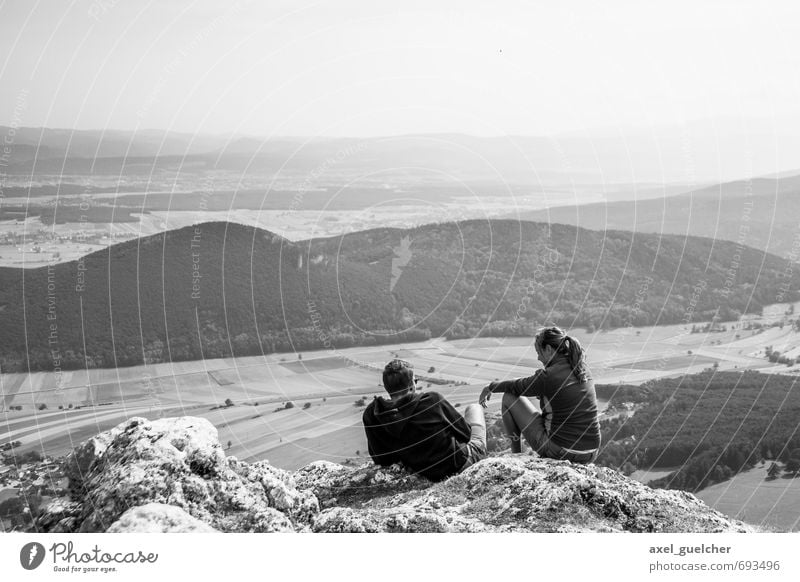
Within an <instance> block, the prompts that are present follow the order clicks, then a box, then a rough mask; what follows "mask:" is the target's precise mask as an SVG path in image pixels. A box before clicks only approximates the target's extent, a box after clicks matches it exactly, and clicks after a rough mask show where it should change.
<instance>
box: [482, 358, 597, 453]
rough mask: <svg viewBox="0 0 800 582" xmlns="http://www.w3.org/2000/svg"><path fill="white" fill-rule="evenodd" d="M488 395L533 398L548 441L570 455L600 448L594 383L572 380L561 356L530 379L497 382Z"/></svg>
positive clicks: (567, 366)
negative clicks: (536, 402)
mask: <svg viewBox="0 0 800 582" xmlns="http://www.w3.org/2000/svg"><path fill="white" fill-rule="evenodd" d="M492 392H507V393H509V394H513V395H515V396H528V397H533V396H536V397H538V398H539V404H540V407H541V410H542V416H543V417H544V421H545V428H546V430H547V435H548V437H549V438H550V440H551V441H552V442H553V443H555V444H557V445H558V446H560V447H562V448H564V449H567V450H568V451H570V452H583V451H592V450H595V449H597V448H599V447H600V423H599V421H598V418H597V396H596V394H595V391H594V382H593V381H592V379H591V377H590V376H589V373H588V370H587V372H586V381H585V382H581V381H579V380H578V378H576V377H575V374H574V373H573V371H572V366H571V365H570V363H569V361H568V360H567V358H566V357H565V356H562V355H560V354H557V355H556V356H555V357H554V358H553V359H552V360H550V363H549V364H548V365H547V366H546V367H545V368H544V369H543V370H537V371H536V373H535V374H534V375H533V376H528V377H527V378H518V379H517V380H507V381H505V382H497V383H495V384H494V386H493V387H492Z"/></svg>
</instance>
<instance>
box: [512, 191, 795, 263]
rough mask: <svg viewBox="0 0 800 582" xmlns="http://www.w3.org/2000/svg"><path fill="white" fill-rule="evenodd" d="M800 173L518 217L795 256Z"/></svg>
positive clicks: (558, 208) (554, 209)
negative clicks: (702, 239)
mask: <svg viewBox="0 0 800 582" xmlns="http://www.w3.org/2000/svg"><path fill="white" fill-rule="evenodd" d="M798 216H800V176H788V177H782V178H775V179H773V178H754V179H752V180H740V181H737V182H727V183H724V184H718V185H716V186H713V187H709V188H703V189H700V190H695V191H693V192H689V193H686V194H680V195H677V196H668V197H666V198H657V199H655V198H652V199H647V200H628V201H623V202H608V203H606V202H599V203H594V204H585V205H582V206H561V207H557V208H548V209H545V210H536V211H532V212H526V213H522V214H520V215H519V216H515V218H522V219H523V220H539V221H544V222H558V223H560V224H572V225H575V226H580V227H582V228H593V229H606V228H610V229H615V228H624V229H632V230H635V231H637V232H650V233H665V234H680V235H684V234H690V235H695V236H709V237H714V238H717V239H724V240H729V241H734V242H738V243H741V244H744V245H747V246H751V247H754V248H758V249H762V250H766V251H768V252H771V253H774V254H776V255H779V256H782V257H785V256H793V257H794V260H797V254H798V244H800V238H798V236H799V235H800V232H799V231H798V219H797V217H798Z"/></svg>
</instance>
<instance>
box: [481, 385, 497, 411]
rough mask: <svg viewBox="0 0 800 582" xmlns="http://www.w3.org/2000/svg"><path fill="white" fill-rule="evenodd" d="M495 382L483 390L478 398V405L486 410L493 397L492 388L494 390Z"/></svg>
mask: <svg viewBox="0 0 800 582" xmlns="http://www.w3.org/2000/svg"><path fill="white" fill-rule="evenodd" d="M494 386H495V382H492V383H490V384H489V385H488V386H486V387H485V388H484V389H483V390H481V395H480V396H478V404H480V405H481V406H483V407H484V408H486V406H487V405H486V403H487V402H488V401H489V399H490V398H491V397H492V388H494Z"/></svg>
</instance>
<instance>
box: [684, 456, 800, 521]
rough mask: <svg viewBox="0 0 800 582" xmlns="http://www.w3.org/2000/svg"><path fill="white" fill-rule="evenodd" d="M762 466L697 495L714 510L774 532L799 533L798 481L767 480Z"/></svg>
mask: <svg viewBox="0 0 800 582" xmlns="http://www.w3.org/2000/svg"><path fill="white" fill-rule="evenodd" d="M768 467H769V462H767V463H766V464H764V465H762V466H759V467H756V468H754V469H750V470H749V471H745V472H743V473H739V474H738V475H736V476H734V477H733V478H732V479H730V480H728V481H725V482H724V483H717V484H716V485H712V486H711V487H708V488H707V489H703V490H702V491H700V492H699V493H697V497H698V498H699V499H700V500H702V501H704V502H705V503H707V504H708V505H710V506H711V507H713V508H714V509H716V510H718V511H720V512H722V513H724V514H725V515H729V516H730V517H733V518H735V519H740V520H742V521H745V522H747V523H752V524H756V525H760V526H763V527H765V528H766V529H775V530H778V531H800V478H794V479H791V478H785V477H778V478H777V479H772V480H767V469H768Z"/></svg>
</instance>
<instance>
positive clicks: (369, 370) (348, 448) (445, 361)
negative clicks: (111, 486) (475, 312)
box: [0, 306, 800, 469]
mask: <svg viewBox="0 0 800 582" xmlns="http://www.w3.org/2000/svg"><path fill="white" fill-rule="evenodd" d="M783 309H785V306H784V308H783ZM781 312H782V311H781ZM573 333H574V335H575V336H576V337H577V338H578V339H579V340H580V341H581V343H582V344H583V345H584V347H585V348H586V351H587V355H588V362H589V365H590V367H591V369H592V372H593V374H594V377H595V381H596V382H598V383H604V384H612V383H617V382H624V383H633V384H636V383H641V382H644V381H646V380H649V379H651V378H659V377H666V376H679V375H683V374H688V373H694V372H699V371H702V370H703V369H706V368H708V367H710V366H712V365H714V364H716V365H718V367H719V369H721V370H725V369H734V368H748V369H759V370H764V371H776V372H780V373H789V374H791V373H797V372H798V371H800V366H794V367H787V366H776V365H775V364H770V363H769V362H768V361H767V360H766V359H765V358H764V348H765V347H766V346H768V345H771V346H773V347H774V349H776V350H780V351H782V352H783V351H788V350H790V349H793V348H794V349H796V348H797V346H798V345H800V337H798V334H796V333H794V332H791V331H789V328H788V326H787V327H786V328H785V329H780V328H778V327H775V328H768V329H766V330H764V331H761V332H758V333H755V332H752V331H745V330H742V329H739V328H738V326H737V325H735V324H734V325H730V324H729V325H728V330H727V331H725V332H715V333H690V330H689V329H688V328H687V327H686V326H681V325H675V326H664V327H648V328H625V329H618V330H613V331H609V332H596V333H592V334H587V333H585V332H582V331H580V330H574V331H573ZM690 352H691V353H690ZM393 357H401V358H404V359H407V360H409V361H411V362H412V363H413V364H414V366H415V368H416V370H417V373H418V375H420V376H421V377H423V378H424V381H423V383H422V385H423V389H425V390H436V391H438V392H440V393H442V394H443V395H445V396H446V397H447V398H448V399H450V400H451V401H452V402H454V403H456V404H458V405H460V406H464V405H466V404H469V403H471V402H475V401H476V399H477V396H478V393H479V392H480V390H481V388H482V387H483V386H484V385H485V384H486V383H488V382H490V381H493V380H503V379H509V378H515V377H520V376H525V375H529V374H531V373H533V371H534V370H535V369H537V368H538V366H539V364H538V361H537V360H536V355H535V351H534V349H533V346H532V345H531V339H530V338H477V339H470V340H457V341H446V340H443V339H435V340H431V341H428V342H423V343H416V344H404V345H392V346H381V347H370V348H349V349H343V350H322V351H319V352H304V353H302V354H273V355H269V356H265V357H260V356H259V357H247V358H236V359H219V360H206V361H199V362H176V363H166V364H156V365H150V366H138V367H131V368H119V369H104V370H79V371H70V372H64V373H63V374H62V375H61V377H60V378H57V377H56V375H55V374H52V373H35V374H30V375H23V374H4V375H0V445H2V444H4V443H6V442H11V441H20V443H21V446H20V450H22V451H24V450H29V449H32V448H36V449H40V450H42V451H43V452H45V453H47V454H63V453H66V452H68V451H69V450H71V449H72V448H73V447H74V446H75V444H77V443H78V442H80V441H81V440H84V439H86V438H87V437H89V436H91V435H93V434H96V433H97V432H99V431H102V430H106V429H108V428H111V427H113V426H115V425H117V424H118V423H120V422H121V421H123V420H124V419H126V418H130V417H132V416H144V417H147V418H158V417H160V416H176V415H195V416H202V417H205V418H207V419H209V420H210V421H211V422H212V423H213V424H214V425H215V426H216V427H217V428H218V430H219V436H220V441H221V442H222V443H223V444H225V445H226V446H228V443H230V446H229V450H228V454H232V455H235V456H237V457H239V458H241V459H244V460H249V461H252V460H259V459H268V460H269V461H270V462H271V463H273V464H275V465H277V466H279V467H284V468H287V469H295V468H298V467H300V466H302V465H304V464H306V463H307V462H309V461H311V460H315V459H327V460H331V461H336V462H344V461H345V460H346V459H348V458H354V457H363V456H364V455H365V454H366V441H365V439H364V435H363V429H362V427H361V414H362V412H363V408H364V405H363V404H360V405H356V401H357V400H359V399H361V397H366V402H368V401H369V400H370V399H371V398H372V397H373V396H374V395H379V394H382V393H383V389H382V387H381V384H380V371H381V369H382V368H383V365H384V364H385V363H386V362H387V361H388V360H389V359H391V358H393ZM226 400H229V401H231V402H232V404H233V405H232V406H225V405H224V404H225V402H226ZM499 400H500V399H499V398H495V399H493V400H492V402H491V408H492V409H494V410H496V409H497V407H498V406H499ZM287 402H292V404H293V407H292V408H289V409H286V408H285V406H286V403H287ZM601 404H602V403H601ZM19 406H21V407H22V410H14V409H12V407H19Z"/></svg>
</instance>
